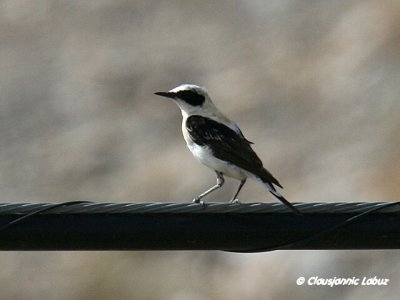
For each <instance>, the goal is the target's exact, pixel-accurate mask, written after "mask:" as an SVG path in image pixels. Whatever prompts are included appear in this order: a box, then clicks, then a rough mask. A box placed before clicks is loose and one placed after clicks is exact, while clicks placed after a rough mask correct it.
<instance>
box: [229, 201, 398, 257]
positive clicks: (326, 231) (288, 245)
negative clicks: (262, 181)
mask: <svg viewBox="0 0 400 300" xmlns="http://www.w3.org/2000/svg"><path fill="white" fill-rule="evenodd" d="M396 205H400V202H391V203H387V204H386V205H382V206H379V207H373V208H371V209H369V210H367V211H364V212H362V213H359V214H357V215H355V216H352V217H350V218H348V219H346V220H344V221H343V222H341V223H339V224H337V225H334V226H331V227H329V228H327V229H324V230H322V231H320V232H318V233H316V234H313V235H311V236H308V237H305V238H301V239H298V240H295V241H291V242H285V243H283V244H280V245H276V246H272V247H266V248H259V249H248V250H241V251H236V250H235V251H231V250H224V251H226V252H234V253H255V252H270V251H276V250H289V249H290V248H292V247H294V246H296V245H299V244H303V243H307V242H310V241H313V240H316V239H318V238H320V237H322V236H324V235H327V234H329V233H332V232H334V231H336V230H338V229H340V228H342V227H345V226H346V225H348V224H350V223H352V222H355V221H357V220H359V219H360V218H362V217H365V216H367V215H369V214H371V213H374V212H378V211H380V210H382V209H385V208H388V207H392V206H396Z"/></svg>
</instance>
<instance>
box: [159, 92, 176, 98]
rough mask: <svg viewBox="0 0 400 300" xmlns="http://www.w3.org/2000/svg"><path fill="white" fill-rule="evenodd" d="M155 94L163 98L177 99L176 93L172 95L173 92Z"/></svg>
mask: <svg viewBox="0 0 400 300" xmlns="http://www.w3.org/2000/svg"><path fill="white" fill-rule="evenodd" d="M154 94H155V95H157V96H162V97H166V98H171V99H174V98H175V93H171V92H157V93H154Z"/></svg>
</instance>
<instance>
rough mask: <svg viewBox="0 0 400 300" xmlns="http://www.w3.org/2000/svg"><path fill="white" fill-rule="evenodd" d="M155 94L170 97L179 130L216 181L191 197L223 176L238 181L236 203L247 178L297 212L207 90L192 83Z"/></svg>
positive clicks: (219, 184) (199, 199)
mask: <svg viewBox="0 0 400 300" xmlns="http://www.w3.org/2000/svg"><path fill="white" fill-rule="evenodd" d="M154 94H155V95H158V96H162V97H165V98H167V99H171V100H172V101H173V102H175V104H177V105H178V107H179V108H180V110H181V113H182V133H183V137H184V139H185V141H186V144H187V147H188V148H189V150H190V151H191V153H192V154H193V156H194V157H195V158H196V159H197V160H198V161H200V163H202V164H204V165H205V166H207V167H209V168H210V169H212V170H214V172H215V174H216V177H217V183H216V184H215V185H214V186H212V187H211V188H209V189H207V190H206V191H205V192H203V193H201V194H200V195H198V196H197V197H195V198H194V199H193V202H195V203H200V204H202V205H205V202H204V201H203V200H202V199H203V198H204V197H205V196H207V195H209V194H210V193H211V192H213V191H215V190H217V189H219V188H221V187H222V186H223V184H224V182H225V179H224V176H227V177H231V178H234V179H237V180H239V181H240V184H239V186H238V188H237V190H236V192H235V194H234V195H233V197H232V199H231V200H230V203H238V204H240V201H239V199H238V195H239V192H240V191H241V189H242V187H243V186H244V184H245V183H246V180H247V178H251V179H254V180H256V181H258V182H260V183H262V184H263V185H264V186H265V187H266V188H267V189H268V191H269V192H270V193H271V194H272V195H274V196H275V197H276V198H277V199H278V200H280V201H281V202H282V203H283V204H285V205H286V206H287V207H289V208H290V209H291V210H292V211H293V212H294V213H295V214H297V215H301V212H300V211H299V210H298V209H297V208H296V207H295V206H293V204H292V203H290V202H289V201H288V200H286V199H285V198H284V196H282V194H281V193H279V192H278V191H277V189H276V187H275V186H277V187H279V188H283V187H282V185H281V184H280V183H279V181H278V180H277V179H276V178H275V177H274V176H273V175H272V174H271V173H270V172H269V171H268V170H267V169H266V168H264V166H263V163H262V161H261V160H260V158H259V157H258V156H257V154H256V153H255V152H254V150H253V149H252V147H251V145H252V144H253V143H252V142H250V141H249V140H247V139H246V138H245V137H244V135H243V133H242V131H241V130H240V128H239V126H238V125H237V124H236V123H235V122H233V121H231V120H230V119H228V118H227V117H226V116H224V115H223V114H222V113H221V112H220V110H219V109H218V108H217V107H216V106H215V105H214V103H213V102H212V101H211V98H210V96H209V95H208V92H207V90H206V89H205V88H204V87H200V86H198V85H194V84H181V85H179V86H177V87H176V88H173V89H171V90H170V91H168V92H156V93H154Z"/></svg>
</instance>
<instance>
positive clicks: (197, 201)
mask: <svg viewBox="0 0 400 300" xmlns="http://www.w3.org/2000/svg"><path fill="white" fill-rule="evenodd" d="M193 203H199V204H200V205H201V206H203V208H205V207H206V203H205V202H204V201H203V200H200V198H198V197H196V198H194V199H193Z"/></svg>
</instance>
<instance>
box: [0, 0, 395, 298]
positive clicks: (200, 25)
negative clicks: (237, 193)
mask: <svg viewBox="0 0 400 300" xmlns="http://www.w3.org/2000/svg"><path fill="white" fill-rule="evenodd" d="M181 83H194V84H199V85H203V86H206V87H207V89H208V90H209V93H210V95H211V97H212V99H213V100H214V102H215V103H216V105H217V106H218V107H219V108H220V109H221V110H222V111H223V112H224V113H226V114H227V115H228V116H230V117H231V118H232V119H234V120H236V121H237V123H238V124H239V125H240V126H241V128H242V130H243V132H244V134H245V135H246V137H247V138H248V139H249V140H251V141H253V142H255V145H254V149H255V150H256V151H257V153H258V154H259V156H260V157H261V158H262V160H263V161H264V163H265V165H266V167H267V168H268V169H269V170H270V171H271V172H272V173H273V174H274V175H275V176H276V177H277V178H278V179H279V180H280V181H281V182H282V184H283V185H284V187H285V190H284V194H285V196H286V197H287V198H288V199H289V200H291V201H293V202H301V201H303V202H318V201H322V202H324V201H326V202H330V201H389V200H398V199H399V193H400V184H399V182H400V179H399V175H400V162H399V158H400V151H399V145H400V134H399V130H400V118H399V114H400V101H399V94H400V2H399V1H356V0H353V1H339V0H337V1H305V0H304V1H300V0H297V1H296V0H273V1H240V0H236V1H228V0H222V1H197V2H189V1H124V0H86V1H82V0H81V1H56V0H52V1H50V0H35V1H29V0H3V1H0V143H1V147H0V194H1V201H2V202H61V201H70V200H93V201H112V202H131V201H135V202H147V201H148V202H153V201H179V202H186V201H190V200H191V199H192V198H193V196H194V195H196V194H198V193H199V192H201V191H203V190H204V189H205V188H206V187H208V186H210V185H212V184H214V182H215V178H214V174H213V173H212V172H211V171H210V170H208V169H207V168H205V167H204V166H202V165H200V164H198V163H197V162H196V161H195V160H194V159H193V158H192V157H191V154H190V153H189V151H188V150H187V149H186V147H185V144H184V141H183V139H182V137H181V133H180V121H181V120H180V119H181V116H180V112H179V110H178V108H177V107H176V106H175V105H173V104H172V103H169V102H168V101H165V100H163V99H161V98H159V97H156V96H154V95H153V92H155V91H165V90H169V89H171V88H173V87H175V86H177V85H179V84H181ZM236 185H237V182H235V181H232V180H228V181H227V184H226V186H225V187H224V189H223V190H222V191H219V192H216V193H215V194H214V195H213V196H212V197H210V198H208V199H209V200H214V201H227V200H228V199H229V197H230V196H231V195H232V193H233V192H234V189H235V188H236ZM241 200H242V201H247V202H251V201H269V202H272V201H276V200H275V199H274V198H273V197H272V196H270V195H269V194H268V193H267V191H266V190H265V189H264V188H263V186H261V185H259V184H257V183H255V182H248V183H247V184H246V186H245V188H244V189H243V191H242V194H241ZM399 258H400V257H399V254H398V253H397V251H280V252H273V253H265V254H249V255H240V254H230V253H224V252H214V251H211V252H47V253H43V252H36V253H29V252H2V253H0V290H1V294H2V298H4V299H6V298H8V299H26V298H30V299H43V298H47V299H50V298H53V299H54V298H57V299H77V298H81V299H82V298H87V299H106V298H109V297H111V296H113V297H117V298H135V299H161V298H162V299H178V300H180V299H194V300H197V299H206V298H207V299H282V298H286V299H289V298H294V297H295V298H296V299H310V298H311V297H315V298H320V297H329V298H333V297H340V298H342V299H358V298H363V299H372V298H374V299H376V298H378V297H382V298H385V299H388V298H390V297H395V295H396V296H398V294H397V293H396V291H397V290H398V289H397V287H396V286H397V283H398V282H399V280H400V275H399V263H398V261H399ZM375 275H376V276H378V277H382V278H389V279H390V283H389V286H388V287H368V288H367V287H337V288H330V287H307V286H306V285H305V286H301V287H298V286H297V285H296V279H297V277H299V276H304V277H306V278H308V277H309V276H319V277H334V276H337V277H353V276H356V277H360V278H362V277H363V276H372V277H373V276H375Z"/></svg>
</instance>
